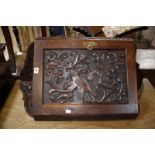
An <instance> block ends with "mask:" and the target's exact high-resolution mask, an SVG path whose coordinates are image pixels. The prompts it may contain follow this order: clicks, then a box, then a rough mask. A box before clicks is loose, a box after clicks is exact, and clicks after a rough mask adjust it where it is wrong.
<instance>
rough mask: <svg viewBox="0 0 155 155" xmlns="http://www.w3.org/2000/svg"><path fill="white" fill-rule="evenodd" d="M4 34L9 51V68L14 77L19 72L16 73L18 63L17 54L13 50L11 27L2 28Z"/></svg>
mask: <svg viewBox="0 0 155 155" xmlns="http://www.w3.org/2000/svg"><path fill="white" fill-rule="evenodd" d="M2 32H3V34H4V38H5V41H6V45H7V49H8V54H9V67H10V70H11V73H12V75H14V74H16V72H17V71H16V61H15V54H14V50H13V45H12V40H11V35H10V32H9V27H8V26H2Z"/></svg>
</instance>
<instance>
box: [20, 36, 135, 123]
mask: <svg viewBox="0 0 155 155" xmlns="http://www.w3.org/2000/svg"><path fill="white" fill-rule="evenodd" d="M28 53H29V54H28V56H27V58H28V57H30V58H32V57H33V46H32V48H30V49H29V52H28ZM30 53H31V54H30ZM31 56H32V57H31ZM27 60H31V59H27ZM27 60H26V65H25V66H24V69H23V74H22V76H21V77H22V82H23V86H22V87H23V88H22V90H23V92H24V96H25V97H24V99H25V108H26V111H27V112H28V113H29V114H30V115H32V116H33V117H34V119H35V120H49V119H52V120H59V119H60V120H63V119H65V120H66V119H71V120H72V119H76V120H78V119H104V118H105V119H109V118H131V117H134V116H136V115H137V113H138V99H137V83H136V63H135V51H134V43H133V41H132V40H127V39H115V40H110V39H106V40H105V39H103V38H83V39H66V38H52V39H48V38H45V39H44V38H42V39H39V40H36V41H35V46H34V58H33V72H32V61H30V62H31V63H30V62H29V61H27ZM28 64H31V65H28ZM35 69H37V70H38V71H37V72H35ZM32 75H33V80H32ZM31 84H32V94H31Z"/></svg>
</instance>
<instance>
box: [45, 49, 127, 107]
mask: <svg viewBox="0 0 155 155" xmlns="http://www.w3.org/2000/svg"><path fill="white" fill-rule="evenodd" d="M125 58H126V57H125V51H124V50H93V51H90V50H74V49H73V50H72V49H68V50H62V49H57V50H46V51H45V55H44V62H45V64H44V67H45V68H44V71H45V72H44V102H45V103H69V102H70V103H72V104H75V103H79V104H80V103H82V104H88V103H111V102H112V103H119V104H120V103H127V85H126V76H125V75H126V61H125Z"/></svg>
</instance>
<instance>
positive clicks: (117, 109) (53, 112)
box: [32, 38, 139, 119]
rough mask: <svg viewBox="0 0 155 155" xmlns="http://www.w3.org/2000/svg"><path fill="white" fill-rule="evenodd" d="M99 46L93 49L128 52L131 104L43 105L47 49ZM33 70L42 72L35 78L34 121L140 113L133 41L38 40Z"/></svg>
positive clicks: (129, 97)
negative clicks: (44, 64)
mask: <svg viewBox="0 0 155 155" xmlns="http://www.w3.org/2000/svg"><path fill="white" fill-rule="evenodd" d="M90 41H93V42H96V43H97V46H95V47H93V49H124V50H125V51H126V58H127V60H126V64H127V87H128V104H117V105H110V104H109V105H107V104H106V105H105V104H102V105H98V104H93V105H71V104H64V105H58V104H52V105H49V104H44V103H42V97H43V96H42V95H43V92H42V91H43V51H44V49H56V48H63V49H64V48H66V49H68V48H74V49H76V48H78V49H79V48H81V49H86V48H87V47H86V46H85V44H84V42H90ZM33 67H38V68H39V73H38V74H33V87H32V88H33V89H32V94H33V96H32V103H33V116H34V118H35V119H41V118H43V117H45V118H55V116H56V117H58V118H59V117H62V118H63V117H65V118H73V117H78V116H79V117H81V116H84V117H87V116H88V117H89V116H90V117H93V116H94V117H95V116H106V115H114V116H115V115H116V116H117V115H120V116H121V115H124V116H125V115H126V116H127V115H129V116H136V115H137V114H138V111H139V107H138V97H137V81H136V62H135V48H134V42H133V41H132V40H122V41H120V40H104V39H102V38H100V39H95V38H89V39H88V38H84V39H46V40H45V39H39V40H36V41H35V45H34V60H33ZM66 109H71V110H72V113H66Z"/></svg>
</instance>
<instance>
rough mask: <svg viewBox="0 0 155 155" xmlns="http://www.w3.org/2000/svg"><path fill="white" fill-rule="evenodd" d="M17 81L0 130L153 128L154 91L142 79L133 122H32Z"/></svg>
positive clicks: (154, 121) (2, 115) (1, 115)
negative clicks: (137, 112)
mask: <svg viewBox="0 0 155 155" xmlns="http://www.w3.org/2000/svg"><path fill="white" fill-rule="evenodd" d="M19 87H20V81H19V80H17V81H16V84H15V85H14V87H13V89H12V91H11V93H10V95H9V97H8V99H7V101H6V103H5V105H4V107H3V108H2V109H1V112H0V128H11V129H14V128H24V129H25V128H26V129H27V128H30V129H31V128H35V129H37V128H40V129H42V128H46V129H47V128H67V129H70V128H87V129H89V128H108V129H109V128H155V89H154V88H153V87H152V85H151V84H150V83H149V81H148V80H147V79H144V91H143V93H142V96H141V99H140V114H139V115H138V117H137V118H136V119H133V120H106V121H105V120H104V121H34V119H33V118H31V117H30V116H29V115H28V114H27V113H26V112H25V109H24V102H23V99H22V98H23V95H22V92H21V90H20V88H19Z"/></svg>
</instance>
